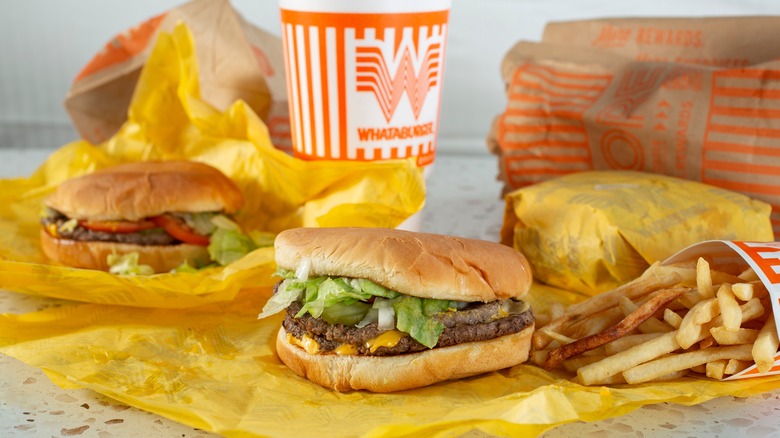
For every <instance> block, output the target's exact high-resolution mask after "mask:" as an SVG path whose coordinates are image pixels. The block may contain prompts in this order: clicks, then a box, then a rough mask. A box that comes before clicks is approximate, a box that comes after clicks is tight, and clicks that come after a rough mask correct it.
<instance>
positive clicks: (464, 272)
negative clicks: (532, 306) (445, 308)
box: [274, 228, 532, 302]
mask: <svg viewBox="0 0 780 438" xmlns="http://www.w3.org/2000/svg"><path fill="white" fill-rule="evenodd" d="M274 246H275V248H276V263H277V265H278V266H279V267H281V268H284V269H289V270H295V269H296V268H297V267H298V265H299V264H300V263H301V260H302V259H303V258H304V257H308V258H309V259H310V260H311V268H310V270H309V272H310V275H329V276H343V277H354V278H367V279H369V280H371V281H373V282H375V283H377V284H381V285H383V286H385V287H387V288H389V289H392V290H395V291H397V292H400V293H402V294H406V295H412V296H417V297H421V298H438V299H448V300H460V301H482V302H488V301H494V300H497V299H506V298H522V297H523V296H525V294H526V293H527V292H528V289H529V288H530V287H531V280H532V276H531V268H530V266H529V265H528V261H526V259H525V257H524V256H523V255H522V254H520V253H519V252H517V251H516V250H514V249H512V248H510V247H508V246H504V245H501V244H498V243H494V242H487V241H483V240H475V239H466V238H460V237H451V236H443V235H438V234H427V233H413V232H410V231H401V230H394V229H385V228H296V229H291V230H286V231H283V232H281V233H279V235H278V236H277V237H276V241H275V245H274Z"/></svg>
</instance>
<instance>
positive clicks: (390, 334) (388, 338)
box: [366, 330, 406, 353]
mask: <svg viewBox="0 0 780 438" xmlns="http://www.w3.org/2000/svg"><path fill="white" fill-rule="evenodd" d="M404 336H406V333H404V332H402V331H398V330H388V331H386V332H384V333H382V334H381V335H379V336H377V337H375V338H373V339H369V340H367V341H366V348H368V350H369V351H370V352H372V353H373V352H375V351H376V350H377V349H378V348H379V347H387V348H392V347H395V346H396V345H398V342H399V341H400V340H401V338H403V337H404Z"/></svg>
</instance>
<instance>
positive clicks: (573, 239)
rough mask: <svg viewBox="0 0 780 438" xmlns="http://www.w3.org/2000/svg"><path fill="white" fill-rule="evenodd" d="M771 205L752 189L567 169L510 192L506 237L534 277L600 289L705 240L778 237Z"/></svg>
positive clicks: (577, 287) (582, 288) (566, 286)
mask: <svg viewBox="0 0 780 438" xmlns="http://www.w3.org/2000/svg"><path fill="white" fill-rule="evenodd" d="M770 213H771V207H770V206H769V204H766V203H764V202H761V201H757V200H753V199H751V198H748V197H747V196H745V195H742V194H738V193H734V192H731V191H728V190H724V189H720V188H716V187H713V186H709V185H706V184H702V183H698V182H693V181H686V180H682V179H678V178H674V177H669V176H663V175H656V174H650V173H642V172H632V171H594V172H581V173H574V174H571V175H566V176H563V177H560V178H556V179H553V180H549V181H546V182H543V183H539V184H535V185H531V186H528V187H524V188H522V189H518V190H515V191H514V192H511V193H509V194H508V195H507V196H506V211H505V214H504V224H503V227H502V230H501V240H502V243H504V244H507V245H512V246H514V247H515V248H516V249H518V250H520V251H522V252H523V253H524V254H525V255H526V257H527V258H528V261H529V262H530V263H531V266H532V268H533V273H534V279H535V280H539V281H542V282H545V283H547V284H549V285H552V286H556V287H561V288H564V289H566V290H572V291H578V292H582V293H585V294H596V293H599V292H603V291H605V290H609V289H613V288H615V287H617V286H619V285H621V284H623V283H626V282H628V281H630V280H632V279H634V278H636V277H638V276H639V275H640V274H642V272H644V271H645V269H647V268H648V266H650V264H651V263H653V262H656V261H659V260H663V259H665V258H667V257H669V256H671V255H672V254H674V253H675V252H677V251H679V250H681V249H683V248H685V247H687V246H689V245H692V244H694V243H698V242H701V241H704V240H712V239H718V240H751V241H771V240H773V234H772V225H771V222H770V218H769V215H770Z"/></svg>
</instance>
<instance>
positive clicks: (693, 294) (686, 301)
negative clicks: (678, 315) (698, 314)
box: [677, 288, 702, 309]
mask: <svg viewBox="0 0 780 438" xmlns="http://www.w3.org/2000/svg"><path fill="white" fill-rule="evenodd" d="M701 300H702V296H701V294H700V293H699V291H698V290H696V289H695V288H694V289H691V290H690V292H686V293H684V294H682V295H681V296H680V298H678V299H677V302H679V303H680V305H681V306H682V308H684V309H691V308H693V306H695V305H696V303H698V302H700V301H701Z"/></svg>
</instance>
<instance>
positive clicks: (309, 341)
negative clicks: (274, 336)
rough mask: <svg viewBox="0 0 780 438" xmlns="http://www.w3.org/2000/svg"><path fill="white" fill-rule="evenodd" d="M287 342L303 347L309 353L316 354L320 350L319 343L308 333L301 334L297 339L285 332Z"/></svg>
mask: <svg viewBox="0 0 780 438" xmlns="http://www.w3.org/2000/svg"><path fill="white" fill-rule="evenodd" d="M287 342H289V343H290V344H293V345H297V346H299V347H301V348H303V349H304V350H305V351H306V352H307V353H309V354H317V353H319V352H320V344H319V343H317V341H316V340H314V338H312V337H311V336H309V335H303V337H302V338H301V339H298V338H296V337H295V336H293V335H292V334H290V333H287Z"/></svg>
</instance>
